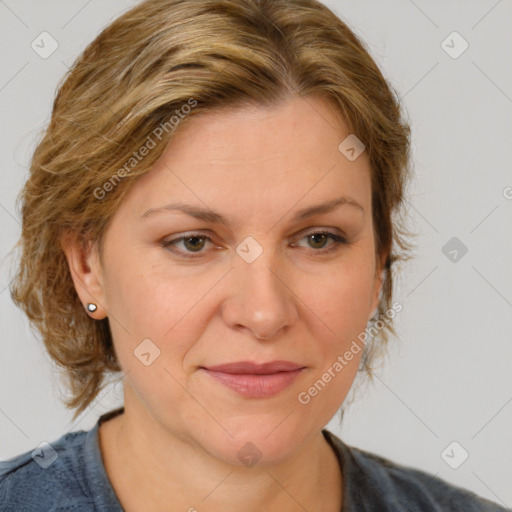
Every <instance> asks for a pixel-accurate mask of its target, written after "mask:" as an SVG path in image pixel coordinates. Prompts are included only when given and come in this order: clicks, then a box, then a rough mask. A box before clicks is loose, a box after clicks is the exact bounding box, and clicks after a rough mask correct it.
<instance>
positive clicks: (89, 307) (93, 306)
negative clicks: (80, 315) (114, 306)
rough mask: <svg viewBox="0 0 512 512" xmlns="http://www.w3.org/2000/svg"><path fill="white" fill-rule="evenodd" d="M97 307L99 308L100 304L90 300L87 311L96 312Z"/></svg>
mask: <svg viewBox="0 0 512 512" xmlns="http://www.w3.org/2000/svg"><path fill="white" fill-rule="evenodd" d="M97 309H98V306H96V304H94V303H92V302H89V303H88V304H87V311H89V313H94V312H95V311H96V310H97Z"/></svg>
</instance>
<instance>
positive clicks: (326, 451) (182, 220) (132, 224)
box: [63, 97, 384, 512]
mask: <svg viewBox="0 0 512 512" xmlns="http://www.w3.org/2000/svg"><path fill="white" fill-rule="evenodd" d="M348 135H349V131H348V129H347V127H346V125H345V124H344V123H343V121H342V120H341V119H340V118H339V117H337V116H336V115H335V114H334V109H333V108H332V106H330V105H329V104H328V103H327V102H326V101H325V100H324V99H322V98H320V97H308V98H298V97H296V98H292V99H290V100H288V101H287V102H283V103H282V104H281V106H280V107H279V108H274V109H263V108H258V107H244V108H243V109H240V110H237V111H231V112H228V111H225V112H222V111H218V112H212V113H208V114H206V115H204V116H201V117H197V118H196V119H193V120H191V122H190V124H188V125H186V126H184V127H183V130H180V131H179V132H177V134H176V135H175V137H174V139H173V140H172V141H171V144H170V145H169V147H168V148H167V149H166V152H165V153H164V154H163V156H162V157H161V158H160V160H159V162H158V163H157V165H156V166H155V167H154V168H153V169H152V170H151V171H150V172H149V173H147V174H146V175H144V176H143V177H141V178H139V180H138V181H137V182H136V183H135V185H133V186H132V187H131V189H130V190H129V192H128V194H127V196H126V197H125V199H124V200H123V203H122V204H121V206H120V208H119V210H118V211H117V212H116V214H115V215H114V217H113V218H112V220H111V222H110V224H109V227H108V229H107V231H106V234H105V238H104V245H103V249H102V254H101V257H100V256H99V254H98V250H97V246H96V245H93V246H92V247H91V248H90V250H83V249H82V248H81V245H80V244H79V243H77V242H75V241H73V239H70V240H68V241H63V248H64V250H65V253H66V256H67V258H68V262H69V266H70V269H71V273H72V276H73V279H74V282H75V287H76V290H77V293H78V294H79V296H80V299H81V300H82V302H83V303H84V305H85V304H87V303H88V302H94V303H96V304H97V305H98V310H97V311H96V312H95V313H90V315H91V316H92V317H93V318H96V319H100V318H104V317H106V316H108V317H109V322H110V326H111V331H112V335H113V339H114V346H115V349H116V352H117V355H118V358H119V361H120V364H121V367H122V369H123V371H124V373H125V378H124V404H125V413H124V414H123V415H121V416H118V417H117V418H114V419H112V420H110V421H107V422H105V423H104V424H103V425H102V426H101V427H100V443H101V449H102V453H103V458H104V462H105V467H106V470H107V474H108V475H109V478H110V480H111V482H112V485H113V487H114V490H115V491H116V494H117V495H118V497H119V499H120V502H121V504H122V505H123V507H124V508H125V510H127V511H131V510H149V511H152V510H155V511H156V510H166V511H169V510H171V511H174V510H176V511H178V510H180V511H184V510H194V509H197V510H198V511H201V510H210V511H217V510H218V511H220V510H222V511H232V510H233V511H235V510H245V511H248V512H252V511H255V512H256V511H258V512H260V511H261V510H266V511H277V510H279V511H280V512H283V511H292V510H302V508H301V507H304V508H305V509H307V510H309V511H317V510H318V511H320V510H322V511H324V512H325V511H326V510H327V511H330V510H332V511H339V510H340V509H341V503H342V495H341V485H340V481H341V479H342V475H341V471H340V467H339V464H338V463H337V460H336V458H335V455H334V452H333V451H332V449H331V448H330V446H329V445H328V444H327V442H326V441H325V439H324V437H323V435H322V433H321V430H322V428H323V427H324V426H325V425H326V424H327V423H328V422H329V420H330V419H331V418H332V417H333V415H334V414H335V413H336V411H337V410H338V409H339V407H340V405H341V404H342V402H343V400H344V399H345V397H346V395H347V393H348V391H349V389H350V386H351V384H352V382H353V380H354V378H355V375H356V371H357V368H358V366H359V362H360V358H361V352H362V351H361V352H359V353H358V354H356V355H354V358H353V359H352V361H350V362H349V363H348V364H347V365H346V366H345V367H344V368H343V370H342V371H341V372H339V373H337V374H336V377H334V378H333V379H332V381H331V382H330V383H328V384H327V385H326V386H325V387H324V389H322V391H321V392H319V393H318V395H317V396H315V397H313V398H311V401H310V402H309V403H308V404H305V405H303V404H301V403H300V402H299V401H298V398H297V397H298V394H299V393H300V392H303V391H307V389H308V388H309V387H310V386H311V385H312V384H313V383H314V382H315V381H317V380H318V379H319V378H320V377H321V375H322V374H323V373H324V372H325V371H327V369H328V368H329V367H332V365H333V363H334V362H335V361H336V359H337V357H338V356H339V355H342V354H343V353H344V352H345V351H346V350H347V349H348V348H349V347H350V344H351V343H352V341H353V340H354V339H356V337H357V335H358V334H359V333H360V332H362V331H364V329H365V327H366V326H367V322H368V320H369V318H370V317H371V315H372V314H373V313H374V311H375V309H376V307H377V305H378V299H379V293H380V289H381V285H382V282H381V271H380V268H381V267H378V266H377V263H379V262H378V261H377V260H376V258H375V245H374V244H375V241H374V236H373V224H372V215H371V182H370V176H371V174H370V164H369V160H368V157H367V155H366V153H365V152H363V153H362V154H361V155H360V156H359V157H358V158H357V159H356V160H355V161H349V160H348V159H347V158H346V157H345V156H344V155H343V154H342V153H341V152H340V151H339V150H338V145H339V144H340V142H341V141H342V140H343V139H344V138H345V137H347V136H348ZM340 196H349V197H350V198H352V199H354V200H355V201H357V202H358V203H359V204H360V205H361V207H362V208H363V210H364V212H363V211H361V210H360V209H359V208H357V207H354V206H350V205H347V204H345V205H342V206H339V207H338V208H336V209H334V210H333V211H331V212H329V213H323V214H318V215H315V216H312V217H309V218H305V219H303V220H301V221H299V222H292V221H291V219H292V217H293V214H294V213H295V212H296V211H297V210H299V209H302V208H305V207H308V206H311V205H316V204H319V203H323V202H325V201H328V200H331V199H335V198H338V197H340ZM174 201H181V202H184V203H189V204H193V205H196V206H199V207H208V208H211V209H213V210H215V211H216V212H219V213H221V214H222V215H224V216H226V217H227V219H228V220H229V221H230V222H231V223H232V224H230V225H229V227H227V226H224V225H222V224H215V223H213V222H210V221H205V220H198V219H195V218H193V217H191V216H188V215H186V214H185V213H183V212H172V211H169V210H165V209H164V210H159V211H156V212H153V213H152V214H149V215H147V216H146V217H144V218H141V216H142V215H143V214H144V212H146V211H147V210H149V209H152V208H153V209H155V208H159V207H161V206H163V205H166V204H169V203H171V202H174ZM322 229H327V230H328V231H330V232H332V233H334V234H337V235H341V236H345V237H346V239H347V240H348V242H349V243H348V244H340V245H338V246H337V247H336V248H335V249H334V250H332V251H331V252H326V249H329V248H332V247H334V243H335V242H334V240H333V239H331V238H330V237H321V236H320V237H317V238H316V240H315V239H314V238H313V239H312V238H311V237H310V236H308V234H310V232H311V231H313V232H314V231H321V230H322ZM191 231H192V232H194V233H196V232H197V231H199V234H198V235H196V236H204V235H208V236H210V237H211V238H212V240H211V241H209V240H206V239H201V238H200V239H199V240H197V239H194V240H192V243H190V240H189V243H187V241H186V240H185V241H183V240H182V241H178V242H177V243H175V244H174V245H170V246H167V247H165V246H164V245H163V243H162V241H163V240H165V241H169V240H170V239H176V238H178V237H179V236H180V235H181V236H183V235H184V234H185V235H187V234H188V235H189V234H190V232H191ZM249 236H250V237H253V238H254V239H255V240H256V241H257V243H258V244H259V246H260V247H261V248H262V250H263V252H262V254H261V255H260V256H259V257H258V258H257V259H256V260H255V261H253V262H252V263H248V262H247V261H245V260H244V259H243V258H242V257H240V256H239V254H238V253H237V252H236V249H237V247H238V246H239V245H240V244H241V243H242V242H243V241H244V240H245V239H246V237H249ZM242 246H243V244H242ZM172 249H174V251H175V252H172ZM194 250H196V251H198V252H194ZM180 251H181V253H182V254H183V253H185V254H192V255H193V256H194V255H196V257H195V258H187V257H186V256H184V255H180V254H178V253H179V252H180ZM187 251H188V252H187ZM383 261H384V256H382V260H381V261H380V264H382V262H383ZM147 338H149V339H151V340H152V342H153V343H154V344H155V345H156V346H158V348H159V350H160V355H159V357H157V358H156V359H155V360H154V361H153V362H152V363H151V364H150V365H149V366H145V365H144V364H142V363H141V361H140V360H139V359H138V358H137V357H135V355H134V350H135V349H136V348H137V346H138V345H139V344H140V343H141V341H142V340H144V339H147ZM240 360H252V361H257V362H264V361H272V360H288V361H292V362H295V363H300V364H301V365H303V366H306V367H307V368H306V369H305V370H303V372H302V373H301V374H300V375H299V376H298V378H297V379H296V380H295V381H294V382H293V383H292V384H291V385H290V386H289V387H288V388H286V389H285V390H283V391H281V392H280V393H278V394H277V395H274V396H271V397H267V398H245V397H242V396H240V395H238V394H237V393H236V392H234V391H233V390H231V389H229V388H227V387H225V386H224V385H222V384H221V383H218V382H217V381H215V380H213V379H212V378H211V377H210V376H209V375H207V374H205V373H204V371H202V370H200V367H201V366H211V365H215V364H221V363H227V362H233V361H240ZM246 443H252V444H253V445H254V446H256V447H257V449H258V450H259V452H260V453H261V458H260V459H259V461H258V462H257V464H256V465H254V466H253V467H247V466H245V465H244V464H242V463H241V461H240V460H239V459H238V457H237V453H238V451H239V450H240V449H241V448H242V447H243V446H244V445H245V444H246ZM203 499H204V501H202V500H203Z"/></svg>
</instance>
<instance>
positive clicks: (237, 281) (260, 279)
mask: <svg viewBox="0 0 512 512" xmlns="http://www.w3.org/2000/svg"><path fill="white" fill-rule="evenodd" d="M270 252H271V251H264V252H263V254H262V255H260V256H259V258H258V259H256V260H255V261H253V262H252V263H247V262H246V261H244V260H242V259H239V260H238V261H236V262H235V265H234V268H233V270H232V271H231V272H230V278H229V279H230V287H229V296H228V297H227V298H226V300H225V301H224V304H223V318H224V321H225V322H226V324H227V325H229V326H230V327H231V328H233V329H236V330H238V331H244V330H246V331H248V332H249V333H250V334H251V335H252V336H254V337H256V338H257V339H259V340H274V339H276V338H277V337H278V336H279V335H281V334H282V332H281V331H285V330H286V329H287V328H289V327H290V326H291V325H293V323H294V322H295V321H296V319H297V317H298V314H297V309H296V306H295V304H296V300H297V297H296V296H295V295H294V294H293V291H292V286H291V283H287V282H286V281H287V276H288V275H289V273H285V272H283V270H282V266H278V265H276V262H275V260H274V259H273V257H272V255H270ZM288 280H290V278H288Z"/></svg>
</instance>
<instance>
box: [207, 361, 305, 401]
mask: <svg viewBox="0 0 512 512" xmlns="http://www.w3.org/2000/svg"><path fill="white" fill-rule="evenodd" d="M200 369H201V370H202V371H204V372H205V373H207V374H208V375H209V376H210V377H212V378H213V379H214V380H216V381H217V382H220V383H221V384H223V385H224V386H226V387H228V388H230V389H232V390H233V391H235V392H237V393H238V394H239V395H241V396H243V397H246V398H266V397H270V396H273V395H276V394H277V393H279V392H281V391H283V390H284V389H286V388H287V387H288V386H290V385H291V384H292V382H293V381H294V380H295V379H296V378H297V377H298V376H299V375H300V374H301V373H302V371H303V370H305V369H306V367H305V366H302V365H299V364H295V363H292V362H290V361H270V362H267V363H253V362H251V361H237V362H234V363H227V364H221V365H216V366H209V367H201V368H200Z"/></svg>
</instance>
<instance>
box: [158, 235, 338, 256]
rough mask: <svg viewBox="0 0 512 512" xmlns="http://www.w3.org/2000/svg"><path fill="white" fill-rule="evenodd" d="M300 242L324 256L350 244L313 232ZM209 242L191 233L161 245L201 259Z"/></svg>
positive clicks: (180, 253) (207, 237)
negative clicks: (328, 243) (328, 241)
mask: <svg viewBox="0 0 512 512" xmlns="http://www.w3.org/2000/svg"><path fill="white" fill-rule="evenodd" d="M329 238H330V239H331V240H332V241H333V242H332V243H331V244H330V245H328V246H327V247H326V246H325V243H326V241H327V240H328V239H329ZM300 240H306V241H307V243H308V244H311V245H309V247H310V248H312V249H313V252H316V253H322V254H325V253H328V252H331V251H334V250H336V249H337V248H338V247H339V246H340V245H343V244H348V242H347V240H346V239H345V238H344V237H342V236H339V235H336V234H335V233H331V232H330V231H313V232H310V233H308V234H306V235H305V236H303V237H302V238H300ZM208 242H211V243H212V239H211V237H209V236H207V235H204V234H202V233H190V234H188V235H185V236H180V237H178V238H174V239H173V240H163V241H162V242H161V245H162V247H164V248H168V249H169V250H171V251H172V252H174V253H177V254H178V255H180V256H184V257H186V258H195V257H199V256H200V255H201V253H204V252H206V251H203V248H204V247H205V245H206V244H207V243H208ZM179 244H182V247H183V249H177V250H176V247H178V245H179ZM294 245H297V244H294ZM299 247H300V246H299Z"/></svg>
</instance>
